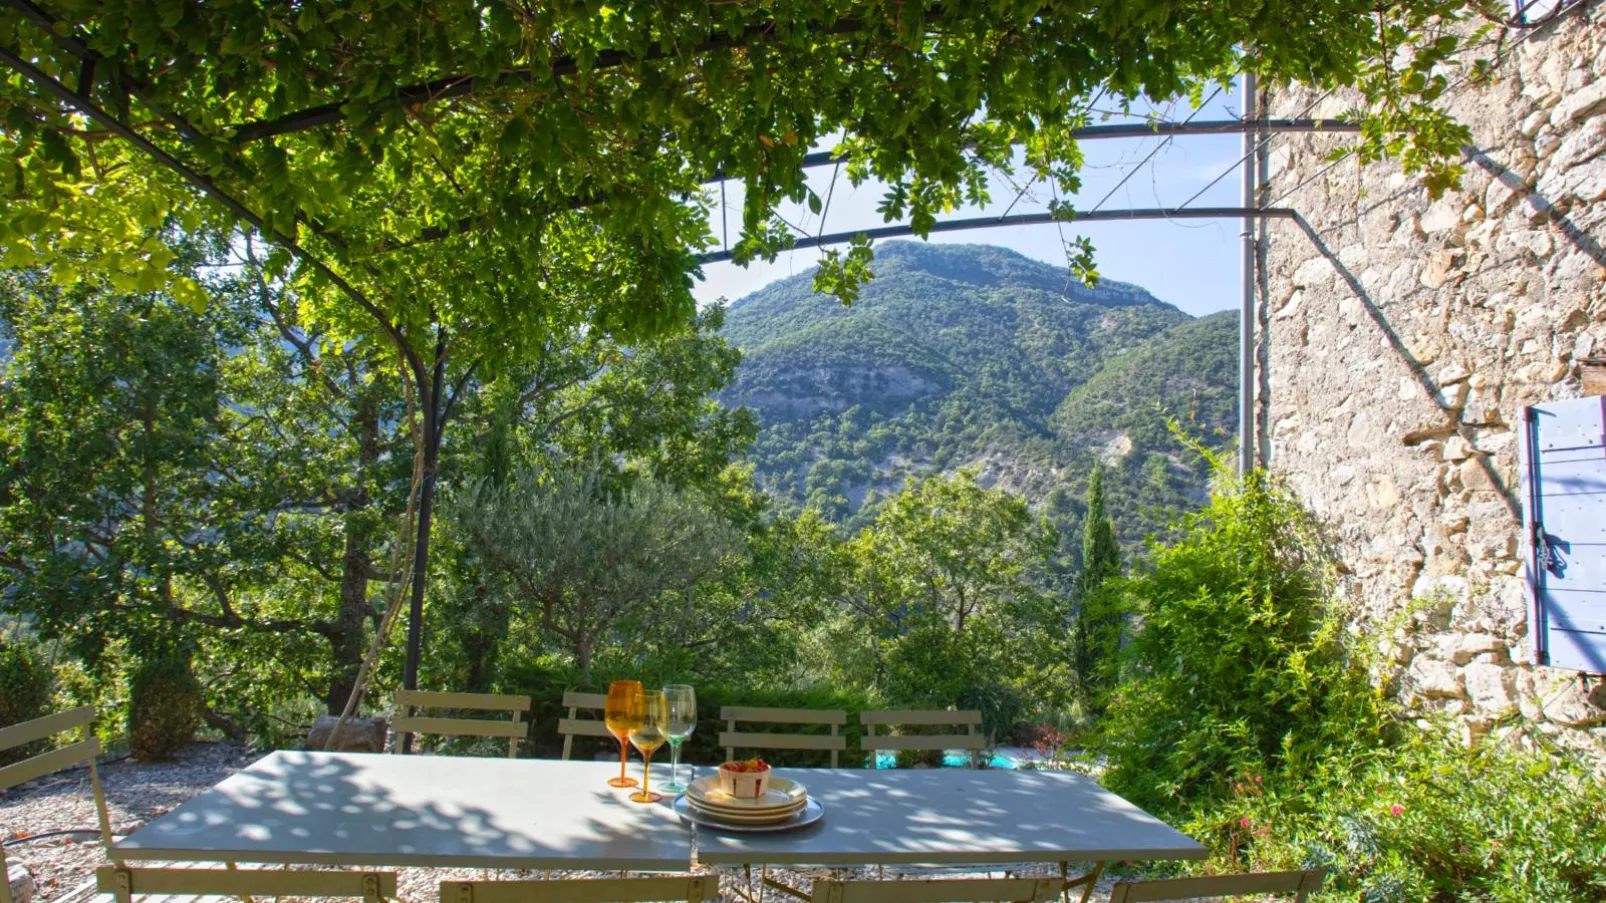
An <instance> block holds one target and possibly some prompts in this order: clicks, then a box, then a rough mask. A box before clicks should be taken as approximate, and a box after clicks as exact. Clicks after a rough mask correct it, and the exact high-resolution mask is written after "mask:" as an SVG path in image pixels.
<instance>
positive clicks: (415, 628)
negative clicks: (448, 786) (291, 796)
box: [402, 333, 446, 751]
mask: <svg viewBox="0 0 1606 903" xmlns="http://www.w3.org/2000/svg"><path fill="white" fill-rule="evenodd" d="M445 352H446V349H445V334H444V333H442V334H441V340H440V341H439V342H437V344H436V348H435V365H434V367H433V370H434V372H433V374H432V375H431V377H430V383H429V385H427V386H419V387H418V388H419V395H420V396H421V397H420V399H419V401H420V402H422V403H421V404H420V407H421V408H422V409H423V421H424V423H423V426H424V436H423V440H424V466H423V472H422V474H421V476H422V480H421V485H420V486H419V487H418V540H417V542H416V543H415V548H414V551H413V585H412V599H411V601H410V603H409V605H408V608H407V664H406V668H405V669H404V671H403V673H402V686H403V687H404V688H406V689H409V690H416V689H418V665H419V659H420V658H421V656H422V654H423V643H424V588H425V587H424V584H425V581H426V578H427V576H428V574H429V530H430V522H431V520H432V515H433V513H434V509H435V475H436V472H437V470H438V468H439V465H440V450H441V444H440V443H441V437H440V433H441V427H442V426H443V425H444V424H443V423H442V422H441V418H440V411H441V391H442V383H443V382H444V379H445V371H446V353H445ZM411 739H412V735H411V734H409V735H408V736H407V737H406V738H404V751H405V749H407V748H410V747H411V746H412V743H411Z"/></svg>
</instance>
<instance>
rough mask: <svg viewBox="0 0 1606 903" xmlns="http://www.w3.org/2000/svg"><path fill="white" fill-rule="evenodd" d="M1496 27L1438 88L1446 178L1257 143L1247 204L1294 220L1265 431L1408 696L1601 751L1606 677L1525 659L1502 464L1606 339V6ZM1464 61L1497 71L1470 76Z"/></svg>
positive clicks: (1286, 244) (1279, 299)
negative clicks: (1448, 162) (1524, 420)
mask: <svg viewBox="0 0 1606 903" xmlns="http://www.w3.org/2000/svg"><path fill="white" fill-rule="evenodd" d="M1497 37H1498V38H1500V43H1499V44H1498V45H1496V44H1493V43H1491V44H1489V45H1487V46H1485V47H1483V48H1480V49H1479V50H1477V51H1474V52H1473V53H1472V54H1469V55H1468V56H1467V57H1466V58H1465V59H1464V60H1463V62H1464V64H1465V65H1464V67H1463V69H1462V70H1461V74H1454V75H1452V76H1451V80H1452V83H1453V85H1454V86H1453V88H1452V90H1451V91H1449V92H1448V94H1447V96H1446V99H1445V103H1446V105H1447V108H1448V109H1449V110H1450V112H1451V113H1452V114H1453V115H1455V116H1456V118H1457V119H1458V120H1459V121H1461V122H1463V123H1466V124H1467V125H1468V126H1470V127H1471V129H1472V132H1473V136H1474V139H1473V140H1474V144H1475V146H1474V147H1472V148H1470V149H1469V157H1468V161H1467V174H1466V176H1465V177H1464V178H1463V180H1462V184H1461V187H1460V189H1459V190H1453V191H1450V192H1448V193H1446V194H1445V195H1444V196H1443V197H1441V198H1439V199H1437V200H1432V199H1430V198H1428V196H1427V193H1426V191H1425V190H1424V189H1423V188H1422V187H1421V186H1420V185H1419V184H1418V183H1417V182H1416V181H1415V180H1413V179H1412V178H1409V177H1407V176H1406V175H1404V174H1402V173H1401V172H1400V169H1399V167H1398V166H1395V165H1392V164H1377V165H1367V166H1362V165H1359V164H1358V163H1357V162H1356V161H1355V160H1354V159H1353V158H1351V159H1346V160H1343V161H1341V162H1337V163H1335V162H1333V161H1332V160H1330V159H1329V158H1328V157H1327V156H1326V155H1327V152H1328V151H1329V150H1331V149H1332V148H1334V147H1335V146H1338V145H1341V144H1342V143H1343V142H1344V140H1345V139H1344V138H1343V137H1342V136H1331V135H1283V136H1278V137H1276V138H1274V139H1273V140H1272V142H1271V143H1270V149H1269V152H1268V161H1267V162H1268V164H1269V172H1268V173H1267V176H1266V183H1267V184H1266V185H1265V187H1264V190H1263V194H1262V199H1261V200H1262V203H1267V204H1270V205H1273V206H1282V207H1292V208H1294V209H1295V210H1297V211H1298V212H1299V213H1300V214H1301V215H1302V217H1303V220H1304V223H1303V224H1302V223H1301V222H1300V221H1297V220H1271V221H1269V223H1268V225H1267V227H1266V235H1265V238H1266V243H1265V245H1264V246H1263V248H1264V250H1263V261H1264V264H1263V267H1262V271H1261V280H1260V281H1261V306H1262V311H1261V322H1262V324H1263V328H1262V336H1263V341H1264V343H1265V344H1264V348H1263V350H1262V352H1261V354H1262V360H1263V362H1264V376H1263V377H1262V380H1261V386H1260V396H1259V398H1258V399H1257V408H1258V410H1259V411H1260V420H1261V425H1260V432H1261V434H1262V435H1263V436H1264V437H1265V438H1266V439H1267V440H1268V446H1269V462H1270V466H1271V468H1272V470H1273V471H1275V472H1279V473H1281V474H1283V475H1285V476H1286V477H1287V478H1288V480H1289V481H1290V483H1291V484H1292V485H1293V487H1294V488H1295V489H1296V490H1297V492H1298V493H1299V494H1300V495H1301V497H1302V498H1303V499H1304V500H1305V502H1306V503H1307V504H1308V505H1309V506H1310V507H1311V508H1312V509H1313V510H1314V511H1316V512H1317V514H1318V515H1319V516H1320V517H1321V518H1322V519H1323V521H1324V522H1325V523H1326V524H1327V525H1328V526H1329V528H1330V529H1331V531H1332V534H1333V536H1334V537H1335V539H1336V541H1337V543H1338V546H1339V549H1340V556H1341V560H1342V566H1343V569H1344V570H1345V575H1344V577H1345V583H1346V586H1347V592H1348V593H1349V594H1351V595H1352V597H1353V601H1354V604H1355V606H1356V615H1355V618H1354V627H1355V629H1356V630H1357V631H1359V632H1360V633H1361V634H1362V635H1363V636H1364V637H1365V638H1366V641H1367V642H1368V643H1370V644H1374V645H1375V648H1376V649H1377V650H1378V652H1379V653H1380V655H1379V659H1380V662H1381V663H1380V665H1379V670H1380V671H1381V672H1382V673H1380V675H1379V677H1380V679H1381V680H1383V681H1385V682H1387V684H1388V686H1389V687H1390V689H1392V690H1393V691H1394V692H1396V693H1397V694H1398V697H1399V698H1400V700H1401V701H1402V702H1403V703H1404V704H1405V706H1406V709H1407V711H1408V712H1410V713H1411V714H1413V715H1415V716H1417V717H1420V718H1429V717H1433V716H1435V715H1438V716H1443V715H1448V716H1451V717H1453V718H1455V719H1456V720H1458V722H1459V723H1460V724H1461V726H1462V729H1463V731H1464V734H1465V736H1466V737H1467V738H1468V739H1469V740H1471V739H1473V738H1476V737H1479V736H1483V735H1485V734H1487V733H1488V732H1489V731H1491V730H1495V729H1500V728H1501V727H1502V726H1505V725H1519V724H1525V725H1527V726H1530V727H1533V728H1536V729H1537V732H1538V733H1540V734H1544V735H1549V736H1550V737H1551V738H1553V739H1554V741H1555V742H1556V743H1558V744H1560V745H1561V746H1563V747H1565V748H1568V749H1576V750H1579V751H1580V752H1583V753H1584V754H1586V755H1588V756H1591V757H1593V758H1595V759H1596V760H1597V761H1599V762H1603V763H1606V682H1603V680H1602V678H1599V677H1589V676H1584V675H1579V674H1576V673H1574V672H1570V671H1561V670H1555V669H1550V668H1543V667H1536V666H1535V665H1534V664H1533V663H1532V651H1531V648H1532V647H1531V643H1530V642H1529V638H1528V636H1527V632H1528V616H1527V610H1528V602H1527V589H1526V584H1525V577H1524V571H1523V556H1524V554H1525V549H1524V546H1523V535H1522V532H1523V531H1522V519H1521V507H1520V504H1521V503H1520V499H1521V496H1520V493H1519V488H1520V479H1519V473H1518V458H1517V453H1518V448H1517V446H1518V443H1519V441H1520V436H1521V432H1520V420H1519V412H1520V411H1521V409H1522V408H1523V407H1524V406H1526V405H1529V404H1534V403H1538V402H1543V401H1549V400H1554V399H1562V398H1572V397H1577V396H1578V395H1580V393H1581V392H1582V391H1583V386H1582V372H1581V368H1582V367H1583V366H1585V363H1584V359H1586V358H1590V357H1593V356H1603V355H1606V3H1588V4H1583V5H1581V6H1577V7H1574V8H1573V9H1571V10H1569V11H1568V12H1566V13H1565V14H1563V15H1561V16H1559V17H1558V18H1557V19H1556V20H1554V21H1552V22H1551V23H1549V24H1547V25H1545V26H1544V27H1542V28H1537V29H1531V30H1520V29H1511V30H1509V31H1506V32H1505V33H1504V34H1492V35H1490V38H1491V41H1492V40H1493V39H1494V38H1497ZM1497 54H1498V55H1497ZM1476 55H1481V56H1488V57H1495V59H1496V65H1495V68H1494V73H1493V80H1492V81H1491V82H1488V83H1484V84H1474V83H1473V82H1472V81H1471V80H1470V79H1468V78H1466V75H1465V73H1466V72H1467V71H1469V70H1470V64H1471V60H1472V57H1473V56H1476ZM1267 101H1268V109H1269V115H1271V116H1274V117H1285V116H1286V117H1294V116H1316V117H1322V116H1326V117H1338V116H1340V115H1342V113H1343V112H1344V110H1345V109H1346V108H1347V107H1348V106H1349V105H1350V102H1349V101H1348V100H1347V99H1346V98H1344V97H1342V96H1333V97H1326V98H1320V97H1318V95H1317V94H1316V93H1315V92H1311V91H1308V90H1304V89H1292V90H1288V91H1282V92H1278V93H1276V94H1274V95H1273V96H1270V97H1269V98H1268V99H1267ZM1603 516H1606V514H1603Z"/></svg>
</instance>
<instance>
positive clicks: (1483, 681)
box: [1462, 662, 1517, 717]
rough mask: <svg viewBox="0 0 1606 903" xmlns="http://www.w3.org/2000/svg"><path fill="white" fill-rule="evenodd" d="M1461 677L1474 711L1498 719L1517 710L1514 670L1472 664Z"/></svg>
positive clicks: (1501, 666)
mask: <svg viewBox="0 0 1606 903" xmlns="http://www.w3.org/2000/svg"><path fill="white" fill-rule="evenodd" d="M1462 676H1463V679H1464V680H1465V681H1466V688H1467V696H1468V697H1470V698H1471V699H1472V707H1473V708H1474V709H1476V710H1478V711H1480V712H1487V713H1488V714H1490V715H1494V716H1497V717H1498V716H1501V715H1506V714H1509V713H1510V712H1511V711H1512V710H1514V709H1516V708H1517V675H1516V669H1515V668H1507V667H1505V666H1503V665H1493V664H1484V663H1482V662H1473V663H1472V664H1470V665H1467V667H1466V670H1465V671H1463V672H1462Z"/></svg>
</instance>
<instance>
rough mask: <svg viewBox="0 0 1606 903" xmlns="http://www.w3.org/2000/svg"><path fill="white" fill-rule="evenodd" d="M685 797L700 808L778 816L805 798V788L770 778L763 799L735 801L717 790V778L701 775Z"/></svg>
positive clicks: (783, 780) (772, 776) (796, 783)
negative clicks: (769, 812) (772, 813)
mask: <svg viewBox="0 0 1606 903" xmlns="http://www.w3.org/2000/svg"><path fill="white" fill-rule="evenodd" d="M686 795H687V796H689V797H691V798H692V799H694V800H696V801H697V803H698V804H699V805H701V806H704V807H712V808H717V809H726V810H734V809H741V810H744V811H752V812H766V811H773V812H780V811H785V810H786V809H789V808H792V807H794V806H796V805H797V804H798V803H799V802H801V801H803V800H805V799H807V798H808V795H809V791H808V788H806V787H804V786H803V785H802V784H799V783H798V782H796V781H789V780H787V779H786V778H778V777H775V776H774V775H771V776H770V779H769V784H768V786H767V787H765V789H764V795H763V796H761V797H758V798H757V799H738V798H736V797H734V796H731V795H729V794H727V793H726V792H725V791H723V790H720V789H719V775H717V774H716V775H705V776H703V777H700V778H698V779H697V780H695V781H692V782H691V785H690V786H688V787H687V788H686Z"/></svg>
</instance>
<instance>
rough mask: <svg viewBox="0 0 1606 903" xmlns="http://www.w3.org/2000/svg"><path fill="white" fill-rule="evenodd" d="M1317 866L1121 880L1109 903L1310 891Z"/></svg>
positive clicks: (1317, 884)
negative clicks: (1233, 873) (1297, 870)
mask: <svg viewBox="0 0 1606 903" xmlns="http://www.w3.org/2000/svg"><path fill="white" fill-rule="evenodd" d="M1325 875H1326V873H1325V872H1324V871H1322V870H1321V869H1310V870H1308V871H1303V872H1254V873H1251V874H1247V875H1206V876H1204V877H1199V878H1170V879H1167V880H1164V881H1123V882H1121V883H1119V884H1117V885H1115V888H1114V889H1113V890H1112V891H1111V893H1110V903H1155V901H1164V900H1191V899H1193V898H1195V897H1226V896H1241V895H1243V894H1299V895H1301V899H1303V898H1304V896H1305V895H1308V894H1313V893H1315V892H1316V891H1318V890H1320V889H1321V886H1322V878H1323V877H1324V876H1325Z"/></svg>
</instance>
